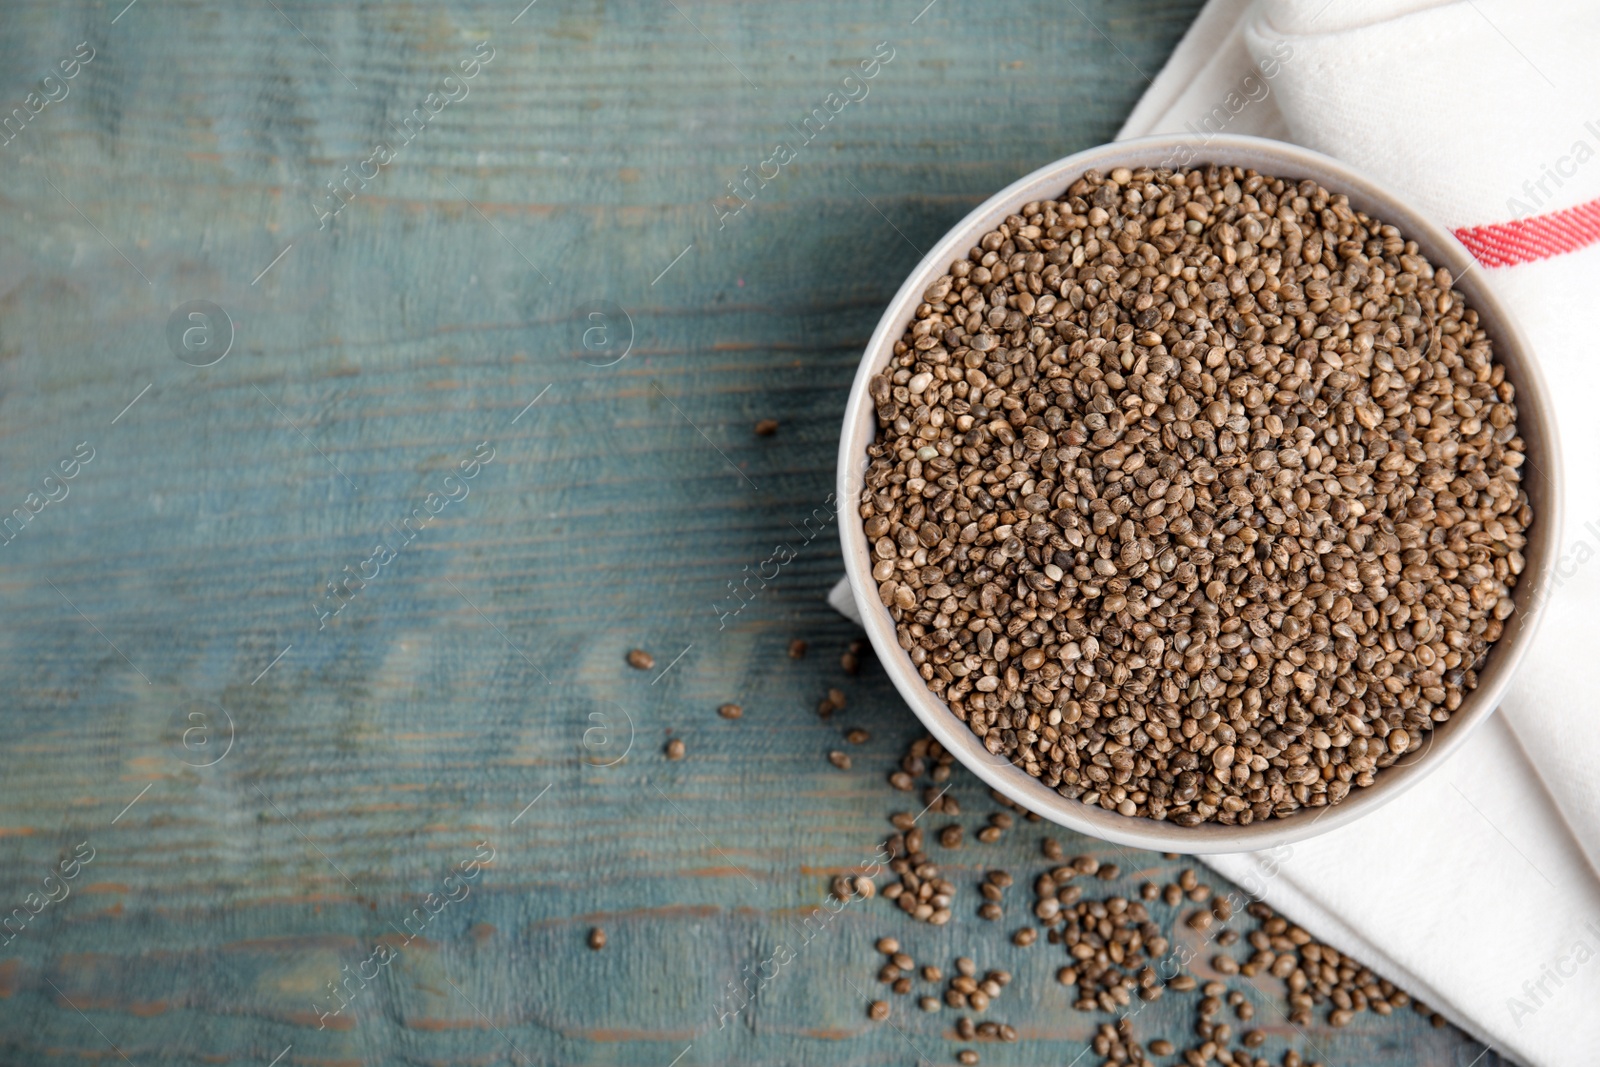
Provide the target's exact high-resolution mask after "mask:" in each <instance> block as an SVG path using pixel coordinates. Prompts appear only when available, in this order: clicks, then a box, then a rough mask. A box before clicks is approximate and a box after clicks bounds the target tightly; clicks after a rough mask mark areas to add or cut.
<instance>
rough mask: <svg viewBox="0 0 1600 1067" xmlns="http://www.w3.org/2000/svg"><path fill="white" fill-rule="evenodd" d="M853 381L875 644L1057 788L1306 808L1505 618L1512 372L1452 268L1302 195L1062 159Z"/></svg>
mask: <svg viewBox="0 0 1600 1067" xmlns="http://www.w3.org/2000/svg"><path fill="white" fill-rule="evenodd" d="M868 391H869V395H870V397H871V400H872V403H873V406H874V413H875V415H876V418H877V424H878V434H877V438H876V440H875V441H874V442H873V443H872V444H871V445H870V446H869V447H868V449H867V453H868V455H867V460H868V463H867V470H866V474H865V478H864V484H863V490H862V492H861V494H860V497H859V499H858V500H857V501H856V504H857V506H858V510H859V519H860V521H861V522H863V524H864V528H865V529H866V530H867V531H868V535H869V539H870V542H871V551H872V554H873V558H874V561H875V568H874V575H875V578H876V580H877V581H878V583H879V585H878V590H877V592H878V595H879V598H880V600H881V602H882V603H883V604H884V605H885V606H886V607H887V608H888V610H889V612H890V614H891V616H892V617H893V619H894V622H895V626H896V630H897V633H898V636H899V639H900V643H901V645H902V647H904V648H906V649H907V651H908V653H909V655H910V658H911V662H912V663H913V664H914V665H915V667H916V669H917V670H918V672H919V673H920V674H921V676H922V678H923V680H924V681H925V683H926V684H927V685H928V687H929V689H930V691H931V692H933V693H934V694H935V695H936V696H937V697H938V698H939V699H941V700H943V701H944V703H945V704H946V706H947V707H948V708H949V709H950V711H951V713H952V714H954V715H955V716H956V717H957V718H958V719H960V720H962V721H963V722H965V723H966V724H967V726H968V728H969V729H970V730H971V731H972V732H973V734H974V735H975V736H977V737H978V738H980V739H981V740H982V743H983V744H984V746H985V747H986V748H987V749H988V750H989V751H990V752H991V753H992V754H995V755H997V756H1001V757H1003V758H1005V759H1007V760H1008V761H1010V762H1012V763H1013V764H1015V765H1017V766H1020V767H1022V768H1023V769H1024V770H1025V771H1026V772H1027V773H1028V774H1030V775H1032V776H1033V777H1035V778H1038V779H1040V780H1041V781H1042V782H1043V783H1044V784H1045V785H1046V786H1048V787H1050V788H1052V789H1055V790H1056V791H1057V792H1058V793H1060V794H1061V795H1062V796H1064V797H1067V798H1069V799H1077V800H1080V801H1082V802H1084V803H1087V804H1093V805H1096V806H1098V807H1100V808H1102V809H1105V810H1110V811H1116V812H1119V813H1122V814H1125V815H1129V816H1142V817H1146V818H1151V819H1157V820H1166V821H1171V822H1173V823H1175V824H1177V825H1179V826H1196V825H1199V824H1201V823H1205V822H1216V823H1222V824H1226V825H1248V824H1249V823H1251V822H1255V821H1258V820H1262V819H1268V818H1276V817H1282V816H1287V815H1290V814H1292V813H1293V812H1295V811H1297V810H1300V809H1303V808H1308V807H1324V806H1327V805H1329V804H1337V803H1339V802H1340V801H1342V800H1344V799H1345V797H1347V796H1348V795H1349V794H1350V792H1351V791H1352V790H1354V789H1359V788H1364V787H1366V786H1369V785H1371V784H1372V782H1373V781H1374V780H1375V777H1376V776H1377V775H1378V774H1380V773H1382V771H1383V770H1384V768H1386V767H1389V766H1391V765H1392V764H1394V763H1395V762H1396V760H1398V759H1400V758H1401V757H1402V756H1403V755H1405V754H1406V753H1408V752H1411V751H1412V750H1414V749H1417V748H1419V747H1421V746H1422V744H1423V742H1424V740H1425V739H1426V737H1427V736H1428V735H1429V733H1430V732H1431V731H1432V730H1433V729H1434V728H1435V726H1436V725H1437V724H1439V723H1442V722H1445V721H1448V719H1449V718H1450V717H1451V715H1452V714H1453V713H1454V712H1455V711H1456V710H1457V709H1458V708H1459V707H1460V706H1461V703H1462V700H1463V699H1464V697H1465V696H1466V694H1467V693H1469V692H1471V691H1472V690H1473V689H1474V688H1475V687H1476V686H1477V684H1478V672H1479V671H1480V670H1481V669H1482V668H1483V666H1484V664H1485V662H1486V661H1487V658H1488V656H1489V655H1490V652H1491V649H1492V647H1493V645H1494V643H1495V642H1496V641H1497V640H1498V639H1499V637H1500V635H1501V633H1502V632H1503V630H1504V628H1505V624H1506V620H1507V619H1508V618H1509V617H1510V615H1511V614H1512V613H1513V612H1514V611H1515V605H1514V603H1513V600H1512V594H1513V591H1514V590H1515V587H1516V585H1517V581H1518V576H1519V574H1520V572H1521V570H1522V567H1523V562H1522V549H1523V548H1524V547H1525V546H1526V543H1527V538H1526V531H1527V530H1528V528H1529V526H1530V524H1531V523H1532V522H1533V519H1534V516H1533V513H1532V510H1531V507H1530V505H1529V502H1528V497H1527V493H1526V492H1525V490H1524V489H1523V486H1522V476H1521V473H1520V470H1521V467H1522V466H1523V464H1524V461H1525V457H1526V451H1527V450H1526V444H1525V442H1524V441H1523V439H1522V438H1521V437H1520V436H1518V427H1517V407H1516V395H1515V390H1514V389H1513V387H1512V385H1511V383H1510V382H1508V381H1507V380H1506V379H1505V370H1504V367H1503V366H1502V365H1501V364H1499V363H1498V362H1497V361H1496V358H1495V353H1494V351H1493V344H1492V342H1491V340H1490V338H1489V337H1488V335H1487V333H1486V332H1485V331H1484V329H1483V327H1482V324H1481V323H1480V321H1479V317H1478V314H1477V312H1476V311H1475V310H1473V309H1472V308H1471V307H1469V306H1468V305H1467V302H1466V300H1465V299H1464V297H1463V296H1462V294H1461V293H1460V292H1459V291H1456V289H1455V287H1454V279H1453V278H1452V277H1451V275H1450V272H1449V271H1447V270H1443V269H1436V268H1435V267H1434V265H1433V264H1431V263H1429V262H1428V260H1427V259H1426V257H1424V256H1423V255H1421V253H1420V250H1419V248H1418V246H1417V245H1416V243H1415V242H1413V241H1410V240H1408V239H1407V238H1406V237H1405V236H1404V235H1403V234H1402V233H1400V232H1399V231H1398V230H1397V229H1396V228H1395V227H1393V226H1391V225H1387V224H1385V223H1383V222H1382V221H1381V220H1378V219H1374V218H1371V217H1370V216H1368V215H1366V214H1365V213H1362V212H1359V211H1357V210H1355V209H1354V208H1353V207H1352V206H1351V205H1350V203H1349V200H1348V198H1347V197H1346V196H1344V195H1342V194H1338V193H1335V192H1330V191H1329V190H1327V189H1324V188H1322V187H1320V186H1318V185H1317V184H1316V183H1315V182H1312V181H1299V182H1296V181H1292V180H1288V179H1284V178H1279V177H1274V176H1271V175H1263V174H1258V173H1256V172H1254V171H1249V170H1245V169H1243V168H1239V167H1226V166H1214V165H1208V166H1200V167H1196V168H1183V169H1178V170H1169V169H1164V168H1163V169H1151V168H1137V169H1133V168H1118V169H1117V170H1116V171H1114V172H1113V173H1112V174H1111V175H1109V176H1107V175H1102V174H1099V173H1097V172H1094V171H1090V172H1088V173H1086V174H1084V175H1083V176H1082V177H1081V178H1079V179H1078V180H1076V181H1074V182H1073V183H1072V184H1071V185H1070V187H1069V188H1067V189H1066V190H1064V191H1063V192H1062V193H1061V195H1060V196H1059V197H1057V198H1056V199H1054V200H1048V201H1036V202H1034V203H1031V204H1028V205H1025V206H1024V207H1023V208H1022V210H1021V213H1020V214H1015V215H1011V216H1009V217H1007V218H1005V219H1004V220H1002V221H1001V222H1000V223H998V224H997V226H996V228H995V229H993V230H991V231H990V232H988V233H986V234H985V235H984V236H983V237H982V239H981V240H980V241H979V242H978V244H977V245H976V246H974V247H973V248H972V249H971V250H970V251H969V252H968V253H967V255H965V256H964V257H962V258H961V259H958V260H955V261H954V262H952V263H951V264H950V268H949V270H948V272H947V273H945V274H944V275H942V276H941V277H939V278H938V279H936V280H935V282H934V283H933V284H932V285H931V286H930V287H929V288H928V290H927V292H926V293H925V294H924V302H923V303H922V304H921V305H920V306H919V307H918V308H917V311H916V318H915V321H913V322H912V323H911V324H909V325H908V327H907V329H906V331H905V333H904V335H903V336H902V338H901V340H900V341H899V342H898V343H897V344H896V345H895V349H894V355H893V356H892V358H891V359H890V361H889V364H888V365H887V366H886V367H885V368H884V369H883V370H882V372H881V373H879V374H878V375H877V376H875V377H873V378H872V379H871V380H870V381H869V383H868ZM1091 746H1093V748H1092V751H1094V752H1095V753H1097V755H1096V756H1095V757H1094V759H1093V760H1090V759H1089V758H1087V756H1086V755H1085V753H1086V752H1087V751H1089V750H1090V747H1091ZM980 839H982V834H981V832H980ZM1184 888H1185V889H1186V890H1187V889H1189V888H1191V887H1188V886H1185V887H1184Z"/></svg>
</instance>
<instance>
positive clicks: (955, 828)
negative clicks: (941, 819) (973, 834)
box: [939, 823, 961, 848]
mask: <svg viewBox="0 0 1600 1067" xmlns="http://www.w3.org/2000/svg"><path fill="white" fill-rule="evenodd" d="M939 844H941V845H943V846H944V847H945V848H960V847H961V827H960V825H959V824H957V823H951V824H950V825H949V826H946V827H945V828H944V829H943V830H940V831H939Z"/></svg>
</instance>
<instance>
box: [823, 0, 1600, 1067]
mask: <svg viewBox="0 0 1600 1067" xmlns="http://www.w3.org/2000/svg"><path fill="white" fill-rule="evenodd" d="M1597 45H1600V4H1595V3H1594V2H1593V0H1546V2H1545V3H1543V4H1541V5H1537V6H1534V5H1528V4H1526V3H1522V2H1518V0H1259V2H1257V3H1252V2H1251V0H1211V2H1210V3H1209V4H1208V5H1207V6H1206V8H1205V9H1204V11H1203V12H1202V13H1201V15H1200V17H1199V18H1198V19H1197V20H1196V22H1195V24H1194V25H1193V26H1192V27H1191V28H1190V30H1189V32H1188V34H1187V35H1186V36H1185V38H1184V40H1183V42H1182V43H1181V44H1180V45H1179V46H1178V49H1177V51H1176V52H1175V53H1174V55H1173V57H1172V59H1171V60H1170V61H1169V63H1168V64H1167V66H1166V68H1165V69H1163V71H1162V72H1161V74H1160V76H1159V77H1157V78H1156V80H1155V81H1154V82H1153V83H1152V84H1151V86H1150V89H1149V91H1148V92H1146V94H1145V96H1144V98H1143V99H1142V100H1141V101H1140V103H1139V105H1138V107H1137V108H1135V110H1134V112H1133V114H1132V115H1131V116H1130V117H1129V119H1128V122H1127V124H1126V125H1125V126H1124V127H1123V129H1122V132H1121V136H1123V137H1133V136H1139V135H1143V134H1148V133H1163V132H1182V131H1188V132H1193V133H1198V134H1201V135H1204V134H1206V133H1207V132H1208V131H1209V132H1210V133H1213V134H1216V133H1230V134H1235V133H1244V134H1255V135H1259V136H1266V137H1275V138H1279V139H1283V140H1291V141H1295V142H1297V143H1300V144H1303V145H1306V146H1308V147H1311V148H1315V149H1317V150H1319V151H1322V152H1326V153H1328V154H1329V155H1333V156H1336V157H1338V158H1340V159H1343V160H1345V161H1347V162H1349V163H1351V164H1353V165H1355V166H1357V167H1359V168H1361V169H1362V170H1365V171H1366V172H1368V173H1370V174H1372V175H1373V176H1375V177H1376V178H1378V179H1379V180H1380V181H1383V182H1384V183H1385V184H1387V185H1389V186H1390V187H1391V188H1393V189H1396V190H1398V191H1399V192H1401V194H1402V195H1404V196H1406V197H1407V198H1408V199H1409V200H1410V201H1411V202H1412V203H1413V204H1415V205H1416V206H1417V207H1419V208H1420V209H1421V210H1423V211H1424V212H1426V213H1428V214H1429V215H1431V216H1432V217H1433V218H1434V219H1436V220H1438V221H1439V222H1441V223H1443V224H1445V225H1446V226H1448V227H1450V228H1451V229H1453V230H1455V231H1456V232H1457V235H1458V236H1459V237H1460V238H1461V239H1462V241H1463V243H1464V244H1466V245H1467V246H1468V248H1469V249H1471V250H1472V251H1473V253H1474V254H1475V255H1476V256H1477V257H1478V258H1479V260H1480V263H1481V266H1479V267H1477V268H1475V269H1478V270H1482V271H1484V272H1485V273H1486V275H1488V277H1489V280H1490V283H1491V284H1492V285H1494V286H1495V287H1496V288H1497V290H1498V291H1499V292H1500V293H1501V294H1502V295H1503V296H1504V298H1505V299H1506V301H1507V303H1508V304H1509V305H1510V306H1511V307H1512V309H1513V312H1514V313H1515V314H1516V315H1517V316H1518V319H1519V321H1520V322H1521V324H1522V326H1523V328H1524V329H1525V330H1526V332H1527V334H1528V337H1529V339H1530V340H1531V342H1532V344H1533V346H1534V350H1535V352H1536V353H1537V356H1538V359H1539V361H1540V365H1541V367H1542V368H1543V370H1544V373H1545V375H1546V378H1547V380H1548V382H1549V384H1550V386H1551V389H1552V392H1553V394H1554V397H1555V405H1556V409H1557V410H1556V418H1557V421H1558V423H1559V425H1560V429H1561V436H1562V444H1563V450H1564V452H1565V457H1564V458H1565V461H1566V465H1567V484H1566V499H1567V528H1566V529H1565V530H1564V531H1563V534H1564V537H1563V554H1562V557H1561V562H1560V565H1559V567H1558V576H1559V578H1558V581H1559V584H1558V587H1557V589H1556V592H1555V594H1554V595H1553V596H1552V597H1551V600H1550V603H1549V605H1548V608H1547V611H1548V615H1547V617H1546V620H1545V622H1544V625H1543V626H1542V628H1541V630H1540V634H1539V639H1538V642H1537V645H1536V647H1535V648H1534V649H1533V650H1532V652H1531V653H1530V655H1529V656H1528V657H1527V659H1525V660H1524V662H1523V665H1522V667H1521V668H1520V669H1519V672H1518V675H1517V678H1516V681H1515V683H1514V687H1513V691H1512V693H1511V695H1510V696H1509V697H1508V698H1507V700H1506V702H1505V703H1504V705H1502V708H1501V712H1502V714H1500V715H1497V716H1496V717H1494V718H1493V719H1491V720H1490V721H1489V722H1488V723H1486V724H1484V725H1483V726H1482V727H1481V728H1479V730H1478V731H1477V732H1476V733H1475V734H1474V735H1473V736H1472V737H1471V738H1469V739H1468V741H1467V743H1466V744H1465V745H1464V746H1463V747H1462V748H1461V749H1460V750H1459V751H1458V752H1457V753H1456V754H1454V755H1453V756H1452V757H1451V758H1450V759H1449V762H1448V763H1446V764H1445V765H1444V766H1442V767H1439V768H1438V769H1436V770H1435V771H1434V773H1433V774H1432V775H1431V776H1430V777H1429V778H1427V779H1426V780H1425V781H1424V782H1422V783H1421V784H1419V785H1418V786H1416V787H1415V788H1413V789H1412V790H1411V791H1410V792H1408V793H1406V794H1405V795H1404V796H1402V797H1400V798H1398V799H1396V800H1395V801H1393V802H1391V803H1390V804H1388V805H1386V806H1385V807H1383V808H1382V809H1380V810H1378V811H1377V812H1374V813H1373V814H1372V815H1370V816H1368V817H1366V818H1365V819H1362V820H1361V821H1359V822H1357V823H1355V824H1353V825H1351V826H1348V827H1345V828H1342V829H1339V830H1336V831H1334V832H1332V833H1329V834H1326V835H1324V836H1322V837H1318V838H1314V839H1312V840H1310V841H1306V842H1302V843H1300V844H1298V845H1294V846H1292V848H1286V849H1280V850H1278V851H1277V852H1276V853H1273V854H1270V855H1269V854H1265V853H1250V854H1240V855H1226V856H1210V857H1206V858H1205V859H1206V862H1207V863H1209V864H1210V865H1211V866H1212V867H1214V868H1215V869H1217V870H1218V871H1220V872H1221V873H1222V874H1224V875H1226V876H1228V877H1230V878H1231V879H1233V880H1234V881H1235V882H1237V883H1239V884H1240V885H1241V886H1243V887H1245V888H1246V889H1247V890H1248V891H1250V892H1252V893H1253V894H1256V895H1258V896H1260V897H1261V898H1263V899H1265V900H1266V901H1267V902H1268V903H1269V904H1271V905H1273V906H1274V907H1275V908H1277V909H1278V910H1279V911H1281V912H1283V913H1284V914H1285V915H1287V916H1289V917H1290V918H1292V919H1293V920H1294V921H1296V922H1299V923H1300V924H1301V925H1303V926H1305V927H1306V928H1307V929H1308V930H1310V931H1311V932H1312V933H1313V934H1315V935H1316V936H1317V937H1319V938H1321V939H1323V940H1324V941H1326V942H1327V943H1329V944H1331V945H1333V946H1335V947H1336V948H1338V949H1339V950H1340V951H1342V952H1348V953H1349V954H1350V955H1352V956H1354V957H1355V958H1357V959H1359V960H1361V961H1362V962H1363V963H1364V964H1366V965H1367V966H1369V967H1371V968H1372V969H1373V970H1374V971H1376V972H1378V973H1380V974H1382V975H1384V976H1385V977H1387V978H1389V979H1391V980H1392V981H1394V982H1396V983H1397V984H1399V985H1401V986H1402V987H1403V988H1405V989H1407V990H1408V991H1409V992H1411V993H1412V994H1413V995H1414V996H1417V997H1420V998H1421V999H1423V1000H1425V1001H1426V1002H1427V1003H1428V1004H1429V1005H1431V1006H1432V1007H1434V1008H1435V1009H1436V1010H1438V1011H1440V1012H1442V1013H1443V1014H1444V1015H1445V1016H1446V1017H1448V1018H1449V1019H1451V1020H1452V1021H1453V1022H1455V1023H1456V1024H1457V1025H1459V1026H1461V1027H1462V1028H1463V1029H1465V1030H1467V1031H1468V1032H1469V1033H1471V1034H1473V1035H1474V1036H1476V1037H1478V1038H1479V1039H1480V1040H1482V1041H1483V1042H1484V1043H1485V1044H1486V1045H1489V1046H1491V1047H1493V1048H1494V1049H1495V1050H1496V1051H1497V1052H1498V1053H1499V1054H1500V1055H1502V1056H1505V1057H1506V1058H1509V1059H1512V1060H1515V1061H1517V1062H1520V1063H1523V1064H1526V1065H1528V1067H1536V1065H1537V1067H1544V1065H1551V1067H1555V1065H1562V1067H1566V1065H1569V1064H1574V1063H1595V1062H1600V1051H1596V1050H1600V879H1597V878H1596V875H1595V870H1596V868H1597V867H1600V714H1597V712H1600V707H1597V705H1600V697H1597V696H1596V693H1597V692H1600V650H1596V649H1594V648H1592V647H1591V646H1592V645H1593V644H1594V643H1595V639H1596V638H1597V637H1600V625H1597V624H1596V623H1595V622H1594V621H1593V617H1592V615H1591V612H1595V611H1600V565H1594V564H1593V563H1592V562H1591V560H1592V559H1593V558H1594V557H1597V556H1600V416H1597V415H1594V414H1590V413H1589V411H1588V410H1587V409H1588V406H1589V405H1591V404H1596V403H1600V359H1596V358H1593V357H1592V356H1591V354H1590V351H1589V350H1590V349H1592V348H1594V347H1595V345H1594V343H1593V342H1592V341H1589V340H1588V339H1587V338H1586V336H1585V335H1586V333H1587V332H1588V330H1589V329H1592V327H1589V326H1588V322H1587V320H1588V319H1589V318H1590V317H1591V316H1592V314H1593V312H1592V311H1591V310H1590V309H1591V308H1592V307H1593V306H1594V303H1595V299H1596V297H1600V243H1597V239H1600V64H1597V63H1596V62H1595V60H1594V59H1593V51H1594V49H1595V47H1596V46H1597ZM829 601H830V603H832V604H833V605H834V606H835V607H836V608H838V609H839V610H841V611H843V612H844V613H845V614H847V615H850V616H852V617H853V616H854V615H855V611H854V605H853V604H852V603H850V597H849V591H848V589H846V588H843V586H842V583H841V587H840V588H836V589H835V590H834V593H833V595H831V596H830V597H829ZM1586 854H1587V857H1588V860H1587V861H1586V858H1585V856H1586ZM1591 863H1593V864H1594V865H1595V866H1591ZM1311 1051H1312V1053H1313V1055H1316V1050H1315V1049H1313V1050H1311ZM1324 1058H1325V1057H1324Z"/></svg>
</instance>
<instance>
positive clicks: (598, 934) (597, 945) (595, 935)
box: [589, 926, 606, 952]
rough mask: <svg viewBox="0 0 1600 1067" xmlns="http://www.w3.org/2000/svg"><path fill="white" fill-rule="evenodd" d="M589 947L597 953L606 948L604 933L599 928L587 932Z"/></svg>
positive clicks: (592, 928)
mask: <svg viewBox="0 0 1600 1067" xmlns="http://www.w3.org/2000/svg"><path fill="white" fill-rule="evenodd" d="M589 947H590V948H592V949H594V950H595V951H596V952H599V951H600V950H601V949H603V948H605V947H606V932H605V931H604V930H602V929H600V927H598V926H595V927H591V928H590V930H589Z"/></svg>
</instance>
